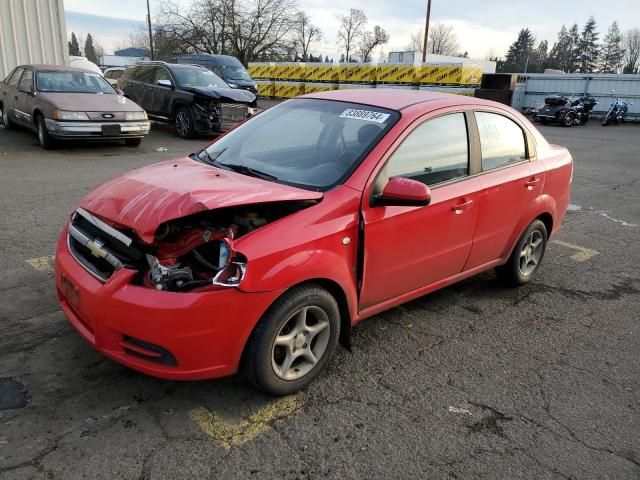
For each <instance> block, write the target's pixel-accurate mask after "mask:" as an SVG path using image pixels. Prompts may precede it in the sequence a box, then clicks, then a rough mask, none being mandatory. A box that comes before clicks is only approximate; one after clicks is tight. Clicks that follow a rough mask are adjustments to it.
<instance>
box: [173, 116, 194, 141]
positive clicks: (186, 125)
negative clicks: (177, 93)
mask: <svg viewBox="0 0 640 480" xmlns="http://www.w3.org/2000/svg"><path fill="white" fill-rule="evenodd" d="M190 129H191V120H190V119H189V115H187V112H185V111H183V110H182V111H180V112H178V115H176V130H177V131H178V135H180V136H181V137H186V136H188V135H189V131H190Z"/></svg>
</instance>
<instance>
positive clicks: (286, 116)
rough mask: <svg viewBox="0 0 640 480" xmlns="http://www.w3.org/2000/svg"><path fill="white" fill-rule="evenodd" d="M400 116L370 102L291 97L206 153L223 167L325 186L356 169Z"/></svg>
mask: <svg viewBox="0 0 640 480" xmlns="http://www.w3.org/2000/svg"><path fill="white" fill-rule="evenodd" d="M399 116H400V115H399V114H398V113H397V112H395V111H393V110H387V109H384V108H380V107H374V106H368V105H357V104H352V103H346V102H336V101H329V100H316V99H293V100H289V101H287V102H284V103H281V104H280V105H278V106H275V107H272V108H270V109H268V110H266V111H264V112H262V113H260V115H258V116H256V117H255V118H253V119H251V120H250V121H249V122H247V123H245V124H243V125H241V126H239V127H238V128H236V129H235V130H232V131H231V132H229V133H228V134H227V135H225V136H224V137H222V138H221V139H220V140H218V141H217V142H215V143H213V144H212V145H211V146H209V147H208V148H207V149H206V153H207V154H208V157H209V161H213V162H214V164H215V165H218V166H220V167H221V168H228V169H231V170H236V171H239V172H241V171H245V172H247V171H248V170H247V169H251V170H254V171H257V172H261V173H262V174H266V175H268V176H270V177H273V180H274V181H278V182H282V183H287V184H291V185H296V186H300V187H303V188H309V189H312V190H327V189H329V188H331V187H332V186H334V185H336V184H338V183H339V182H341V181H344V180H345V179H346V178H347V176H348V175H350V173H351V172H353V170H355V168H356V167H357V166H358V165H359V163H360V161H361V160H362V159H363V158H364V156H365V155H366V154H367V153H368V152H369V151H370V150H371V149H372V148H373V147H374V146H375V145H376V144H377V143H378V142H379V141H380V139H381V138H382V137H383V136H384V134H385V133H386V132H387V131H388V130H389V128H391V126H392V125H393V124H395V123H396V121H397V120H398V118H399Z"/></svg>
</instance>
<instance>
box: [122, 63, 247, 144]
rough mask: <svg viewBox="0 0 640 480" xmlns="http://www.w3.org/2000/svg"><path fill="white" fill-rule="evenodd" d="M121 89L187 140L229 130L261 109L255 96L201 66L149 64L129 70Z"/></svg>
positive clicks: (124, 74) (150, 114)
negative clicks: (200, 135) (227, 82)
mask: <svg viewBox="0 0 640 480" xmlns="http://www.w3.org/2000/svg"><path fill="white" fill-rule="evenodd" d="M118 87H119V88H120V89H122V91H123V92H124V95H125V96H126V97H127V98H130V99H131V100H133V101H134V102H136V103H137V104H138V105H140V106H141V107H142V108H144V109H145V110H146V112H147V115H149V117H150V118H152V119H154V120H159V121H164V122H171V123H173V124H174V125H175V128H176V133H177V134H178V135H179V136H180V137H183V138H192V137H194V136H195V135H197V134H211V133H220V132H223V131H225V130H228V129H229V128H231V127H233V126H235V125H237V124H238V123H240V122H242V121H244V120H245V119H246V118H247V117H248V116H251V115H252V114H253V113H254V109H255V108H256V106H257V104H256V96H255V95H254V94H253V93H251V92H248V91H246V90H240V89H234V88H230V87H229V85H227V84H226V83H225V82H224V80H222V79H221V78H220V77H218V76H217V75H215V74H214V73H212V72H211V71H209V70H207V69H206V68H204V67H201V66H198V65H179V64H174V63H165V62H145V63H143V64H138V65H135V66H132V67H129V68H127V69H126V70H125V71H124V73H123V74H122V76H121V77H120V78H119V79H118Z"/></svg>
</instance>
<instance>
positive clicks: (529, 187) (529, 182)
mask: <svg viewBox="0 0 640 480" xmlns="http://www.w3.org/2000/svg"><path fill="white" fill-rule="evenodd" d="M538 183H540V179H539V178H532V179H531V180H527V181H526V182H524V186H525V187H527V190H533V187H535V186H536V184H538Z"/></svg>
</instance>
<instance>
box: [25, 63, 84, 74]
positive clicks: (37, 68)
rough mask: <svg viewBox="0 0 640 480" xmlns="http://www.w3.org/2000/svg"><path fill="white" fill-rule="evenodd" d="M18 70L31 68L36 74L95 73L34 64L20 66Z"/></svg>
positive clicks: (73, 68) (62, 66)
mask: <svg viewBox="0 0 640 480" xmlns="http://www.w3.org/2000/svg"><path fill="white" fill-rule="evenodd" d="M20 68H33V69H34V70H35V71H37V72H42V71H46V72H83V73H95V72H92V71H91V70H87V69H86V68H78V67H68V66H66V65H47V64H44V63H36V64H33V65H20Z"/></svg>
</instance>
